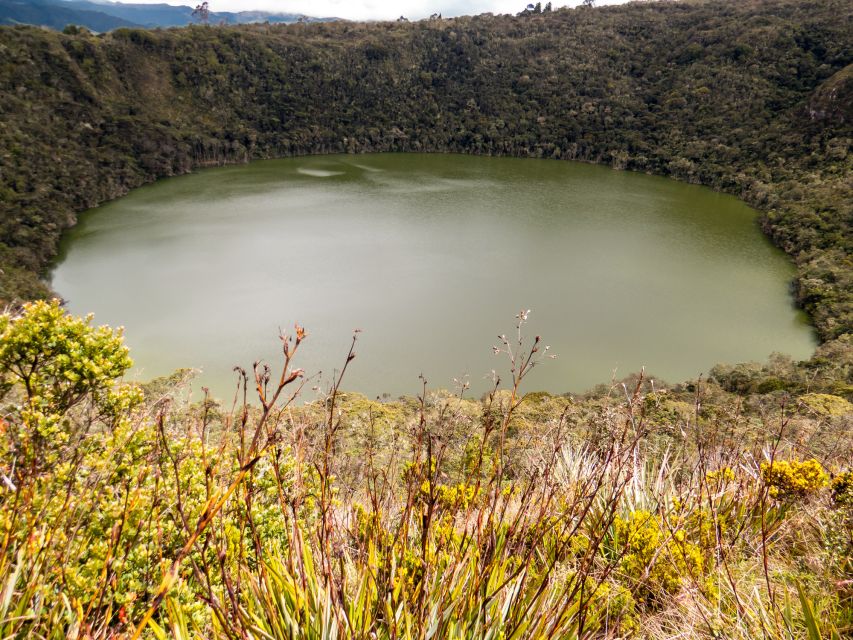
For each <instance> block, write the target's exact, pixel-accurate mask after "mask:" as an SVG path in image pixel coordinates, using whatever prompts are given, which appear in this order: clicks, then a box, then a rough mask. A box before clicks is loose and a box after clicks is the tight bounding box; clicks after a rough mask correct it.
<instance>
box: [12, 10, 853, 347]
mask: <svg viewBox="0 0 853 640" xmlns="http://www.w3.org/2000/svg"><path fill="white" fill-rule="evenodd" d="M70 31H73V32H74V33H65V34H62V33H54V32H49V31H46V30H42V29H37V28H29V27H14V28H2V29H0V114H2V116H1V117H2V122H3V127H2V129H0V175H2V181H0V211H2V223H0V224H1V225H2V226H0V241H2V249H0V264H2V275H0V299H2V300H4V301H7V302H12V301H17V300H22V299H27V298H33V297H38V296H43V295H46V294H47V293H48V292H47V288H46V287H45V285H44V284H42V282H41V281H40V280H39V278H38V276H40V275H43V274H44V273H45V270H46V269H47V268H48V266H49V264H50V261H51V259H52V258H53V257H54V255H55V252H56V248H57V242H58V239H59V237H60V234H61V233H62V231H63V229H65V228H67V227H68V226H70V225H72V224H74V221H75V216H76V215H77V213H78V212H80V211H82V210H84V209H86V208H88V207H91V206H94V205H96V204H98V203H100V202H103V201H105V200H108V199H111V198H114V197H117V196H119V195H121V194H123V193H125V192H127V191H128V190H129V189H132V188H134V187H136V186H139V185H141V184H143V183H145V182H149V181H151V180H154V179H156V178H158V177H162V176H169V175H175V174H180V173H185V172H187V171H190V170H192V169H194V168H196V167H201V166H206V165H211V164H220V163H226V162H245V161H248V160H250V159H253V158H266V157H273V156H287V155H295V154H311V153H330V152H354V153H357V152H362V151H392V150H393V151H453V152H461V153H476V154H494V155H515V156H534V157H552V158H560V159H567V160H583V161H589V162H597V163H604V164H608V165H611V166H613V167H616V168H619V169H630V170H637V171H645V172H650V173H656V174H662V175H669V176H672V177H674V178H676V179H679V180H687V181H691V182H696V183H702V184H705V185H709V186H711V187H714V188H716V189H721V190H724V191H727V192H730V193H733V194H735V195H737V196H739V197H742V198H743V199H744V200H746V201H747V202H749V203H750V204H752V205H754V206H756V207H757V208H759V209H760V210H762V211H763V212H765V215H764V216H763V226H764V228H765V230H766V231H767V233H768V234H769V235H770V236H771V237H772V238H773V239H774V241H775V242H776V243H778V244H779V246H781V247H782V248H783V249H784V250H785V251H787V252H788V253H789V254H790V255H791V256H792V258H793V259H794V260H795V261H796V262H797V264H798V266H799V278H798V282H797V288H796V295H797V298H798V300H799V302H800V303H801V304H802V305H803V306H804V307H805V308H806V309H807V310H808V311H809V313H811V315H812V317H813V318H814V321H815V324H816V326H817V328H818V331H819V333H820V335H821V336H822V338H823V339H831V338H834V337H837V336H839V335H841V334H843V333H845V332H848V331H849V330H850V327H851V317H853V311H851V295H853V294H851V291H853V282H851V275H850V274H851V272H852V271H853V268H851V264H850V258H849V256H850V253H851V234H850V225H851V217H852V216H851V214H853V211H852V210H853V205H851V202H853V187H851V182H850V175H851V167H853V156H851V155H850V151H849V147H850V141H851V138H853V66H851V61H853V52H851V43H853V30H851V6H850V4H849V3H847V2H844V0H819V1H818V2H809V3H804V2H799V1H792V0H774V1H771V2H737V3H735V2H698V3H693V2H689V3H663V2H660V3H634V4H629V5H623V6H618V7H607V8H597V9H588V8H579V9H575V10H568V9H566V10H559V11H555V12H553V13H547V14H541V15H527V16H520V17H510V16H491V15H483V16H479V17H474V18H457V19H451V20H431V21H421V22H416V23H405V22H400V23H373V24H353V23H328V24H310V25H304V24H300V25H291V26H269V25H253V26H239V27H204V26H198V27H191V28H186V29H178V30H165V31H160V30H157V31H146V30H131V29H119V30H117V31H114V32H112V33H109V34H104V35H98V36H94V35H91V34H89V33H87V32H85V31H83V32H78V31H77V30H75V29H72V30H70Z"/></svg>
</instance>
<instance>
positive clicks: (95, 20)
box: [0, 0, 141, 31]
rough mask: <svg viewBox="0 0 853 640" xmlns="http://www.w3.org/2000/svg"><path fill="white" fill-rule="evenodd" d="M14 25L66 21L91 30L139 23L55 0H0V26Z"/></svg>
mask: <svg viewBox="0 0 853 640" xmlns="http://www.w3.org/2000/svg"><path fill="white" fill-rule="evenodd" d="M17 24H32V25H39V26H42V27H49V28H51V29H63V28H64V27H65V26H67V25H69V24H77V25H83V26H85V27H87V28H88V29H91V30H92V31H109V30H111V29H118V28H119V27H139V26H141V25H139V24H137V23H134V22H132V21H130V20H124V19H122V18H120V17H116V16H113V15H109V14H107V13H104V12H102V11H99V10H98V9H97V8H92V7H88V8H83V7H81V6H75V5H74V4H72V3H65V2H60V1H57V0H0V25H17Z"/></svg>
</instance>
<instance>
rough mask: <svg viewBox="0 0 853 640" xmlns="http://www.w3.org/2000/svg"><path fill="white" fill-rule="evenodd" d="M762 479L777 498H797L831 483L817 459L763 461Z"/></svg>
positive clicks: (771, 493)
mask: <svg viewBox="0 0 853 640" xmlns="http://www.w3.org/2000/svg"><path fill="white" fill-rule="evenodd" d="M761 479H762V481H763V482H764V484H765V485H766V486H767V487H768V489H769V494H770V497H772V498H775V499H776V500H783V501H789V500H797V499H802V498H805V497H806V496H809V495H811V494H813V493H815V492H817V491H819V490H820V489H822V488H823V487H825V486H826V485H827V484H828V483H829V476H828V475H827V474H826V472H825V471H824V469H823V467H822V466H821V464H820V463H819V462H818V461H817V460H815V459H811V460H802V461H801V460H796V459H792V460H774V461H773V462H772V464H771V463H770V462H762V463H761Z"/></svg>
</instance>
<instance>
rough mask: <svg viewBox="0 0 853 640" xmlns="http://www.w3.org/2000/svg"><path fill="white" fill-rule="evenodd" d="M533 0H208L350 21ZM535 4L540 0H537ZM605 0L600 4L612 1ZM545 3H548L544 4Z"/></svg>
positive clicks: (506, 9) (218, 6) (456, 12)
mask: <svg viewBox="0 0 853 640" xmlns="http://www.w3.org/2000/svg"><path fill="white" fill-rule="evenodd" d="M122 1H123V2H134V3H145V4H156V3H163V2H165V3H166V4H174V5H189V6H194V5H196V4H198V3H200V2H201V1H202V0H122ZM529 1H530V0H208V4H209V6H210V10H211V11H250V10H259V11H273V12H280V13H303V14H306V15H309V16H316V17H335V18H346V19H348V20H396V19H397V18H399V17H400V16H401V15H403V16H406V17H407V18H409V19H410V20H417V19H420V18H425V17H428V16H429V15H431V14H433V13H440V14H442V16H444V17H445V18H449V17H452V16H461V15H477V14H480V13H488V12H491V13H495V14H498V13H513V14H515V13H518V12H519V11H521V10H522V9H524V7H525V6H527V3H528V2H529ZM533 2H534V4H535V2H536V0H533ZM612 3H613V0H603V1H601V2H596V4H612ZM542 4H543V5H544V4H545V2H543V3H542ZM578 4H580V0H571V1H568V2H560V1H557V2H553V1H552V6H553V7H554V8H555V9H556V8H557V7H562V6H575V5H578Z"/></svg>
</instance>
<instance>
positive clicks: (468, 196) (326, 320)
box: [53, 154, 815, 397]
mask: <svg viewBox="0 0 853 640" xmlns="http://www.w3.org/2000/svg"><path fill="white" fill-rule="evenodd" d="M755 215H756V214H755V212H754V211H753V210H751V209H750V208H749V207H747V206H746V205H745V204H743V203H742V202H740V201H738V200H737V199H735V198H733V197H730V196H725V195H722V194H718V193H715V192H713V191H711V190H708V189H705V188H701V187H697V186H692V185H686V184H682V183H679V182H675V181H672V180H667V179H664V178H659V177H651V176H646V175H640V174H634V173H627V172H616V171H612V170H609V169H607V168H604V167H598V166H591V165H585V164H578V163H567V162H557V161H547V160H520V159H507V158H478V157H467V156H453V155H416V154H405V155H404V154H384V155H364V156H324V157H311V158H298V159H287V160H273V161H265V162H256V163H252V164H249V165H244V166H233V167H225V168H218V169H210V170H205V171H201V172H199V173H197V174H194V175H190V176H184V177H180V178H172V179H168V180H163V181H160V182H158V183H156V184H153V185H150V186H147V187H143V188H141V189H138V190H136V191H134V192H132V193H131V194H129V195H128V196H126V197H124V198H121V199H119V200H116V201H113V202H111V203H109V204H106V205H104V206H102V207H100V208H98V209H94V210H92V211H89V212H87V213H85V214H83V215H82V216H81V217H80V222H79V224H78V225H77V226H76V227H75V228H74V229H72V230H71V231H69V232H68V234H67V235H66V237H65V238H64V241H63V245H62V255H61V259H60V262H59V263H58V265H57V267H56V269H55V271H54V274H53V286H54V288H55V289H56V290H57V291H58V292H59V293H60V294H61V295H62V296H63V297H64V298H66V299H67V300H68V301H69V306H70V309H71V310H72V311H73V312H75V313H79V314H83V313H86V312H90V311H91V312H94V313H95V318H96V322H97V323H107V324H111V325H124V326H125V327H126V336H127V342H128V343H129V345H130V346H131V349H132V355H133V358H134V360H135V362H136V370H135V375H137V376H138V377H140V378H142V379H147V378H151V377H154V376H159V375H164V374H167V373H169V372H171V371H172V370H174V369H176V368H179V367H198V368H200V369H202V370H203V373H202V374H201V376H200V383H201V384H206V385H208V386H210V387H211V388H212V389H213V391H214V393H215V394H217V395H219V396H222V397H225V396H228V395H229V394H230V393H231V389H232V387H233V381H234V375H233V373H232V368H233V366H234V365H237V364H239V365H241V366H243V367H246V368H250V367H251V364H252V362H253V361H255V360H258V359H266V360H268V361H270V362H278V356H279V355H280V348H279V342H278V333H279V328H282V329H289V328H290V327H292V325H293V323H294V322H299V323H301V324H303V325H304V326H305V327H306V328H307V329H308V331H309V333H310V337H309V339H308V340H307V341H306V342H305V343H304V345H303V349H302V354H301V358H300V360H299V364H300V365H301V366H303V367H304V368H305V369H306V370H307V371H309V372H316V371H320V370H322V371H323V372H324V374H323V379H324V380H325V381H326V382H328V379H329V374H330V373H331V372H332V370H333V369H334V368H336V367H340V365H341V364H342V363H343V360H344V357H345V355H346V350H347V348H348V345H349V341H350V336H351V333H352V330H353V329H355V328H359V329H361V330H362V332H361V333H360V334H359V341H358V347H357V352H358V357H357V358H356V360H355V361H354V362H353V363H352V365H351V368H350V370H349V372H348V374H347V379H346V384H345V385H344V386H345V387H346V388H348V389H352V390H358V391H363V392H365V393H367V394H369V395H380V394H383V393H389V394H392V395H398V394H413V393H415V392H417V391H418V390H419V389H420V385H419V381H418V376H419V374H421V373H423V374H424V376H425V377H426V378H427V380H428V381H429V384H430V386H432V387H444V388H452V387H453V386H454V382H453V380H454V379H461V378H463V376H466V375H467V379H468V380H469V382H470V383H471V386H472V388H473V389H474V391H475V392H477V393H479V392H482V391H483V390H485V389H486V388H487V386H488V382H487V380H486V378H487V377H488V376H489V374H490V372H491V371H492V370H493V369H494V370H497V371H498V373H499V374H501V375H502V377H504V378H506V377H508V372H507V364H506V359H505V358H502V357H499V356H495V355H494V354H493V353H492V349H491V347H492V345H493V344H495V343H496V339H497V336H498V334H502V333H507V334H510V333H511V331H512V329H513V323H514V316H515V314H516V313H517V312H518V311H519V310H520V309H531V310H532V312H531V314H530V319H529V324H528V329H527V333H528V334H529V335H530V336H533V335H534V334H541V335H542V336H543V340H544V342H545V343H547V344H549V345H550V346H551V351H550V352H551V353H555V354H557V355H558V357H557V358H556V359H554V360H548V361H547V362H546V363H544V364H543V365H542V366H541V367H538V368H536V369H535V370H534V371H533V372H532V373H531V375H530V377H529V378H528V383H527V388H528V389H543V390H549V391H553V392H566V391H580V390H583V389H585V388H588V387H589V386H591V385H593V384H596V383H599V382H604V381H607V380H609V379H611V377H612V375H613V373H614V371H615V372H616V375H617V376H620V377H621V376H623V375H626V374H628V373H630V372H632V371H637V370H639V369H640V367H642V366H645V367H646V370H647V371H649V372H652V373H653V374H654V375H656V376H660V377H662V378H664V379H667V380H672V381H677V380H681V379H685V378H688V377H692V376H695V375H697V374H699V373H701V372H703V371H705V370H707V369H708V368H709V367H710V366H712V365H713V364H715V363H718V362H740V361H744V360H750V359H759V360H760V359H764V358H766V357H767V356H768V355H769V354H770V353H771V352H773V351H782V352H785V353H788V354H791V355H793V356H795V357H807V356H808V355H809V354H810V353H811V351H812V349H813V348H814V344H815V342H814V337H813V333H812V331H811V329H810V328H809V325H808V323H807V319H806V317H805V316H804V314H802V313H801V312H798V311H796V310H795V309H794V307H793V305H792V301H791V298H790V294H789V282H790V280H791V278H792V277H793V275H794V269H793V266H792V265H791V264H790V263H789V261H788V260H787V259H786V257H785V256H784V255H783V254H782V253H781V252H780V251H778V250H777V249H775V248H774V247H772V246H771V245H770V243H769V242H768V241H767V239H766V238H765V237H764V236H763V235H762V234H761V233H760V231H759V229H758V228H757V225H756V224H755Z"/></svg>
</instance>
